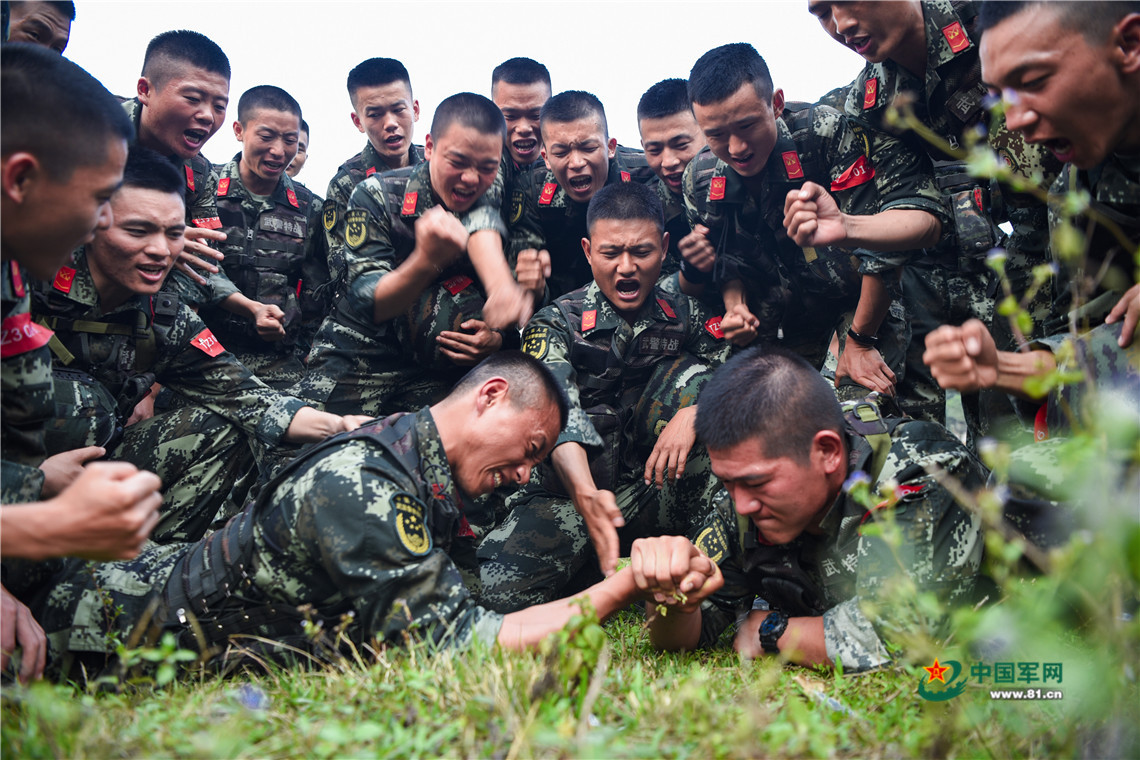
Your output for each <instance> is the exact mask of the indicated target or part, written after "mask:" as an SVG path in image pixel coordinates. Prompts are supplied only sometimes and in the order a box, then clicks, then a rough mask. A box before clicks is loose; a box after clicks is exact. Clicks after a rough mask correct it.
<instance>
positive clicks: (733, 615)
mask: <svg viewBox="0 0 1140 760" xmlns="http://www.w3.org/2000/svg"><path fill="white" fill-rule="evenodd" d="M692 541H693V544H694V545H695V546H696V547H697V548H698V549H700V550H701V551H702V552H704V553H705V554H706V555H708V558H709V559H711V560H712V561H713V562H715V563H716V564H717V566H718V567H719V568H720V572H721V574H722V575H723V576H724V586H722V587H721V589H720V591H717V592H716V593H715V594H713V595H712V596H710V597H709V598H708V599H706V600H705V601H704V602H702V603H701V638H700V642H699V646H701V647H711V646H714V645H715V644H716V643H717V642H718V641H719V640H720V639H721V637H722V635H724V633H725V632H726V631H732V630H733V629H734V627H735V625H736V622H737V620H739V619H740V618H741V617H743V616H744V615H746V614H748V611H749V610H750V609H752V602H753V600H754V599H755V598H756V594H755V592H753V591H751V590H749V588H748V582H747V578H746V577H745V575H744V570H743V568H742V566H741V563H740V539H739V536H738V533H737V527H736V510H735V509H733V506H732V499H731V498H730V497H729V495H728V492H727V491H724V490H721V491H719V492H718V493H717V494H716V496H715V497H714V501H713V506H712V509H711V510H710V511H709V513H708V515H707V516H706V518H705V520H704V522H703V523H700V527H699V528H698V530H697V533H696V535H695V536H694V537H692Z"/></svg>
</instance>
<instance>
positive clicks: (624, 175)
mask: <svg viewBox="0 0 1140 760" xmlns="http://www.w3.org/2000/svg"><path fill="white" fill-rule="evenodd" d="M621 181H622V182H629V172H627V171H623V172H622V173H621Z"/></svg>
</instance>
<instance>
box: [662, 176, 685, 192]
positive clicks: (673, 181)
mask: <svg viewBox="0 0 1140 760" xmlns="http://www.w3.org/2000/svg"><path fill="white" fill-rule="evenodd" d="M684 176H685V173H684V172H677V173H676V174H666V175H665V184H666V185H668V186H669V187H671V188H673V189H674V190H680V189H681V178H682V177H684Z"/></svg>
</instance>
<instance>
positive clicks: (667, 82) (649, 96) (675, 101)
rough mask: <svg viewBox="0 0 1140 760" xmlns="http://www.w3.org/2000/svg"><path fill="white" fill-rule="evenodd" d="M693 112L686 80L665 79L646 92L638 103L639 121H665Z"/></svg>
mask: <svg viewBox="0 0 1140 760" xmlns="http://www.w3.org/2000/svg"><path fill="white" fill-rule="evenodd" d="M692 110H693V106H692V105H691V104H690V103H689V83H688V82H686V81H685V80H684V79H663V80H661V81H660V82H658V83H657V84H655V85H653V86H652V87H650V88H649V89H648V90H646V91H645V94H644V95H642V96H641V100H639V101H637V120H638V121H641V120H642V119H664V118H665V117H667V116H672V115H673V114H678V113H683V112H685V111H689V112H692Z"/></svg>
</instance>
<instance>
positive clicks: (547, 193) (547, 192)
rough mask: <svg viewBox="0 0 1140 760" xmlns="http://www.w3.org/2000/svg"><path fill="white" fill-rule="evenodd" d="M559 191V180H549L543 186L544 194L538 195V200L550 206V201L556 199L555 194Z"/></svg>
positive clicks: (543, 204) (541, 203)
mask: <svg viewBox="0 0 1140 760" xmlns="http://www.w3.org/2000/svg"><path fill="white" fill-rule="evenodd" d="M556 192H558V183H557V182H547V183H546V184H545V185H543V186H542V195H540V196H538V202H539V204H540V205H542V206H549V205H550V202H551V201H552V200H554V194H555V193H556Z"/></svg>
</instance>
